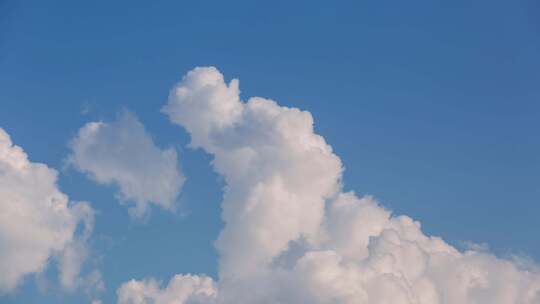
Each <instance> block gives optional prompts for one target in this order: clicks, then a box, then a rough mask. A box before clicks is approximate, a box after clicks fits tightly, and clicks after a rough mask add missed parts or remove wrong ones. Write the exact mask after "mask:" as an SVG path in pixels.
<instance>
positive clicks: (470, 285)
mask: <svg viewBox="0 0 540 304" xmlns="http://www.w3.org/2000/svg"><path fill="white" fill-rule="evenodd" d="M163 112H164V113H165V114H167V115H168V116H169V118H170V120H171V121H172V122H174V123H177V124H179V125H181V126H183V127H184V128H185V129H186V130H187V131H188V132H189V133H190V134H191V137H192V146H193V147H200V148H202V149H204V150H205V151H206V152H208V153H210V154H212V155H213V156H214V160H213V162H212V164H213V166H214V168H215V170H216V171H217V172H218V173H219V174H220V175H222V176H223V177H224V179H225V181H226V184H227V185H226V187H225V193H224V199H223V203H222V209H223V220H224V222H225V227H224V229H223V231H222V232H221V234H220V236H219V238H218V240H217V242H216V245H217V248H218V250H219V253H220V271H219V281H218V282H217V283H214V284H215V285H216V287H215V289H214V288H209V290H211V292H210V294H212V297H209V298H208V299H204V301H203V302H204V303H214V302H217V303H226V304H228V303H231V304H232V303H250V304H251V303H320V304H323V303H328V304H330V303H355V304H356V303H358V304H387V303H392V304H443V303H444V304H467V303H491V304H514V303H522V304H535V303H540V274H539V273H538V272H537V269H535V267H529V268H525V269H524V265H526V264H525V263H520V264H517V263H515V262H512V261H509V260H503V259H498V258H496V257H494V256H493V255H490V254H489V253H487V252H485V251H484V250H482V251H475V250H468V251H466V252H460V251H458V250H457V249H455V248H453V247H452V246H450V245H448V244H447V243H445V242H444V241H443V240H442V239H440V238H438V237H431V236H427V235H425V234H424V233H423V232H422V231H421V229H420V223H418V222H416V221H414V220H412V219H411V218H409V217H407V216H392V215H391V213H390V212H389V211H387V210H386V209H384V208H383V207H381V206H380V205H379V204H378V203H377V202H376V201H375V200H374V199H373V198H371V197H363V198H358V197H357V196H356V195H355V194H354V193H351V192H349V193H343V192H342V191H341V182H340V181H341V173H342V170H343V169H342V165H341V161H340V159H339V158H338V157H337V156H336V155H335V154H334V153H333V152H332V149H331V147H330V146H329V145H327V144H326V142H325V140H324V139H323V138H322V137H321V136H319V135H317V134H315V133H314V131H313V121H312V117H311V115H310V113H309V112H303V111H300V110H298V109H295V108H286V107H281V106H279V105H278V104H277V103H275V102H274V101H271V100H268V99H263V98H258V97H254V98H251V99H249V100H248V101H247V102H242V101H241V100H240V97H239V89H238V80H232V81H231V82H230V84H226V83H225V82H224V79H223V76H222V75H221V73H220V72H219V71H217V70H216V69H215V68H196V69H194V70H193V71H191V72H189V73H188V74H187V75H186V77H185V78H184V79H183V80H182V82H180V83H179V84H178V85H177V86H176V87H174V88H173V90H172V91H171V94H170V96H169V101H168V104H167V105H166V106H165V107H164V108H163ZM180 278H183V277H182V276H180ZM176 281H177V277H175V278H173V280H171V283H169V286H168V287H166V288H162V289H160V288H159V287H158V286H157V283H155V282H154V281H148V280H146V281H133V280H132V281H130V282H129V283H126V284H124V285H123V286H122V287H121V288H120V289H119V292H118V293H119V303H162V304H167V303H192V302H190V300H191V299H190V297H189V296H187V295H195V294H197V292H198V289H197V288H183V287H181V286H183V284H178V285H179V286H180V287H178V285H177V284H176V283H175V282H176ZM180 281H181V282H184V279H181V280H180ZM187 282H191V279H187ZM208 284H209V286H210V285H212V284H210V283H208ZM212 286H213V285H212ZM149 295H150V296H149ZM126 299H127V300H126Z"/></svg>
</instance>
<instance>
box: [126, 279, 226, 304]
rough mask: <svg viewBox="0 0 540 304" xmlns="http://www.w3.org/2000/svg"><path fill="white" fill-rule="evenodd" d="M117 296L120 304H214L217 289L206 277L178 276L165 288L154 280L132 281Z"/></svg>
mask: <svg viewBox="0 0 540 304" xmlns="http://www.w3.org/2000/svg"><path fill="white" fill-rule="evenodd" d="M117 294H118V303H120V304H144V303H171V304H182V303H190V304H205V303H214V300H215V298H216V287H215V286H214V282H213V281H212V279H211V278H208V277H205V276H201V277H199V276H193V275H176V276H174V277H173V278H172V279H171V281H170V282H169V284H168V285H167V286H166V287H164V288H161V287H160V284H159V283H158V282H157V281H156V280H154V279H149V280H146V281H143V282H140V281H135V280H132V281H129V282H127V283H125V284H124V285H122V287H121V288H120V289H118V291H117Z"/></svg>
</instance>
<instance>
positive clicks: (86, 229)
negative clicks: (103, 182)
mask: <svg viewBox="0 0 540 304" xmlns="http://www.w3.org/2000/svg"><path fill="white" fill-rule="evenodd" d="M56 178H57V172H56V171H55V170H54V169H51V168H49V167H47V166H46V165H44V164H39V163H33V162H30V161H29V160H28V157H27V155H26V153H24V151H23V149H21V148H20V147H18V146H15V145H13V143H12V142H11V139H10V137H9V135H8V134H7V133H6V132H5V131H4V130H3V129H1V128H0V293H6V292H10V291H13V290H14V289H15V288H16V287H17V285H18V284H19V283H20V282H21V281H22V279H23V278H24V277H25V276H26V275H29V274H35V273H39V272H42V271H43V270H44V269H45V268H46V267H47V265H48V262H49V260H50V259H51V258H56V259H57V260H58V261H59V265H60V267H59V270H60V282H61V283H62V285H63V286H64V287H66V288H68V289H71V288H75V287H77V285H78V283H79V282H81V279H80V278H79V272H80V269H81V265H82V263H83V262H84V260H85V257H86V254H87V247H86V239H87V238H88V236H89V235H90V233H91V230H92V224H93V211H92V209H91V208H90V206H89V205H88V204H87V203H84V202H78V203H75V202H69V199H68V197H67V196H66V195H65V194H64V193H62V192H60V190H59V189H58V187H57V185H56ZM78 225H82V226H83V229H81V230H82V233H80V234H79V233H76V231H77V227H78Z"/></svg>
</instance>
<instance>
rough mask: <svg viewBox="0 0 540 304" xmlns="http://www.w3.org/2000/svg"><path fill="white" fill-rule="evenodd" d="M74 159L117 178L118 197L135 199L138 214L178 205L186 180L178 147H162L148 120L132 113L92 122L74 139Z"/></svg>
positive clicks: (101, 177)
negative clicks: (152, 207) (147, 126)
mask: <svg viewBox="0 0 540 304" xmlns="http://www.w3.org/2000/svg"><path fill="white" fill-rule="evenodd" d="M70 147H71V149H72V153H71V155H70V156H69V158H68V164H71V165H73V166H74V167H75V168H76V169H77V170H79V171H81V172H84V173H86V174H87V175H88V176H89V177H90V178H91V179H92V180H94V181H95V182H97V183H100V184H116V185H117V186H118V188H119V192H118V194H117V195H118V198H119V199H120V200H121V201H122V202H132V203H133V206H132V207H130V209H129V213H130V215H132V216H134V217H143V216H144V215H146V214H147V212H148V210H149V205H150V204H155V205H158V206H160V207H161V208H163V209H166V210H174V208H175V201H176V199H177V197H178V194H179V193H180V189H181V187H182V185H183V183H184V180H185V178H184V176H183V175H182V174H181V172H180V171H179V169H178V161H177V155H176V151H175V150H174V149H172V148H170V149H160V148H159V147H157V146H156V145H155V144H154V142H153V140H152V137H151V136H150V134H149V133H148V132H147V131H146V130H145V128H144V126H143V124H142V123H141V122H139V121H138V120H137V118H136V117H135V116H134V115H133V114H131V113H129V112H124V113H122V114H121V115H120V116H119V117H118V119H117V120H116V121H113V122H101V121H100V122H90V123H87V124H86V125H84V126H83V127H82V128H81V129H80V130H79V134H78V135H77V136H76V138H75V139H73V140H72V142H71V145H70Z"/></svg>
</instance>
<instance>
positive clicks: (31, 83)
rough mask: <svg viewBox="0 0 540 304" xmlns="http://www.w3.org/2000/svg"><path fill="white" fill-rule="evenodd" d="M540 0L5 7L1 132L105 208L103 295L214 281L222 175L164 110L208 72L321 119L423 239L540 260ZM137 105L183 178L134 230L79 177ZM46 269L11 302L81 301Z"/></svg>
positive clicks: (98, 188) (94, 243)
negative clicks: (191, 74)
mask: <svg viewBox="0 0 540 304" xmlns="http://www.w3.org/2000/svg"><path fill="white" fill-rule="evenodd" d="M539 17H540V5H539V4H538V2H537V1H533V0H527V1H509V0H507V1H497V0H496V1H475V2H474V3H471V1H461V0H458V1H452V2H451V3H448V2H446V3H444V2H442V1H416V2H414V3H410V1H408V2H407V3H405V2H404V1H383V2H381V1H350V2H345V1H340V2H314V1H309V2H308V1H306V2H303V1H302V2H294V3H290V2H289V1H272V2H266V3H256V2H254V1H233V2H225V1H222V2H217V1H216V2H206V1H203V2H199V3H195V2H189V3H188V2H181V1H156V2H152V3H149V2H148V1H125V2H122V1H118V2H115V3H109V2H108V1H91V2H86V3H81V2H77V3H75V2H73V1H55V2H54V3H46V2H44V1H20V2H16V1H9V0H8V1H2V2H0V109H1V110H0V127H1V128H3V129H4V130H6V132H7V133H9V134H10V135H11V137H12V140H13V142H14V143H15V144H16V145H19V146H21V147H22V148H23V149H24V150H25V151H26V152H27V153H28V155H29V157H30V159H31V160H32V161H34V162H43V163H46V164H47V165H49V166H50V167H52V168H56V169H57V170H59V171H60V176H59V179H58V182H59V186H60V189H61V190H62V191H63V192H64V193H66V194H68V195H69V196H70V198H71V199H73V200H85V201H88V202H90V203H91V205H92V207H93V208H94V209H96V210H97V211H98V213H97V215H96V223H95V227H94V232H93V234H92V237H91V240H90V244H91V247H92V252H93V253H94V255H93V257H92V261H93V262H92V263H93V264H94V265H96V267H98V268H100V269H101V272H102V274H103V280H104V282H105V285H106V291H104V292H103V293H102V294H101V296H100V298H101V299H102V300H103V302H104V303H114V302H115V301H116V295H115V291H116V289H117V288H118V287H119V286H120V284H122V283H123V282H125V281H127V280H130V279H132V278H135V279H141V278H144V277H149V276H153V277H155V278H158V279H160V280H163V281H168V280H169V278H170V277H171V276H173V275H174V274H176V273H206V274H208V275H210V276H212V277H214V278H216V277H217V273H218V262H217V257H218V254H217V252H216V250H215V248H214V246H213V241H214V240H215V239H216V238H217V236H218V234H219V231H220V230H221V229H222V226H223V223H222V221H221V220H220V213H221V209H220V207H219V206H220V202H221V200H222V191H221V190H222V188H223V186H224V181H223V178H221V177H219V176H218V175H216V174H215V173H214V171H213V169H212V167H211V166H210V164H209V162H210V160H211V159H212V157H211V156H210V155H208V154H206V153H205V152H203V151H202V150H201V149H198V150H193V149H190V148H188V147H187V146H186V145H187V144H188V143H189V141H190V139H189V138H190V137H189V134H188V133H187V132H186V131H185V130H184V129H183V128H181V127H179V126H176V125H173V124H171V123H170V122H169V121H168V119H167V117H166V116H165V115H164V114H163V113H161V112H160V109H161V108H162V106H163V105H165V104H166V103H167V96H168V93H169V90H170V89H171V87H172V86H173V85H174V84H175V83H177V82H178V81H180V80H181V79H182V77H183V75H184V74H185V73H187V72H188V71H189V70H191V69H192V68H194V67H196V66H216V67H217V68H219V69H220V71H221V72H222V73H223V74H224V75H225V78H226V80H227V81H228V80H230V79H232V78H239V79H240V89H241V96H242V98H243V99H248V98H249V97H252V96H262V97H267V98H271V99H274V100H277V101H278V102H279V103H280V104H281V105H284V106H289V107H298V108H300V109H303V110H307V111H310V112H311V114H312V115H313V118H314V121H315V123H314V126H315V130H316V132H317V133H319V134H321V135H322V136H324V138H325V139H326V141H327V143H328V144H330V145H331V146H332V147H333V149H334V152H335V153H336V154H337V155H338V156H339V157H340V158H341V160H342V162H343V164H344V167H345V172H344V177H343V181H344V188H345V189H346V190H355V191H356V192H357V193H358V194H359V195H363V194H371V195H373V196H374V197H375V198H377V199H378V200H379V201H380V202H381V204H382V205H384V206H385V207H387V208H388V209H390V210H392V211H393V213H395V214H406V215H408V216H410V217H412V218H414V219H416V220H419V221H420V222H421V223H422V229H423V231H424V232H425V233H426V234H428V235H438V236H441V237H443V238H444V239H445V240H446V241H447V242H449V243H450V244H452V245H454V246H456V247H458V248H463V247H464V246H465V245H464V244H465V243H466V242H469V241H470V242H474V243H486V244H488V245H489V248H490V250H491V251H492V252H493V253H495V254H496V255H498V256H502V257H506V256H510V255H513V254H518V255H524V256H529V257H531V258H532V259H534V260H536V261H539V260H540V239H539V238H538V233H539V229H540V226H539V225H538V214H539V212H540V204H539V202H540V132H539V131H540V86H539V85H538V84H539V83H540V57H539V56H538V54H539V53H540V39H539V37H540V36H539V35H540V18H539ZM125 110H128V111H130V112H132V113H134V114H135V115H136V116H137V117H138V118H139V120H140V121H141V122H142V123H143V124H144V126H145V128H146V130H147V131H148V133H149V134H151V135H152V138H153V140H154V142H155V144H156V145H157V146H158V147H161V148H167V147H172V148H175V149H176V150H177V152H178V156H179V162H180V167H181V170H182V172H183V174H184V175H185V176H186V178H187V180H186V182H185V184H184V187H183V189H182V191H181V194H180V197H179V198H178V202H179V206H180V207H179V211H178V212H176V213H170V212H167V211H164V210H161V209H159V208H152V210H151V214H150V216H149V217H148V219H147V220H145V221H137V220H133V219H132V218H130V217H129V215H128V213H127V212H126V208H125V207H124V206H122V205H120V204H118V203H117V199H116V197H115V193H116V192H117V188H116V186H110V185H109V186H103V185H98V184H96V183H94V182H92V181H91V180H90V179H88V178H87V177H86V176H85V175H84V174H81V173H80V172H77V171H76V170H74V169H73V168H66V166H65V160H66V158H67V157H68V155H69V153H70V149H69V146H68V143H69V142H70V140H72V138H74V137H75V136H76V135H77V132H78V130H79V128H81V127H82V126H83V125H84V124H85V123H87V122H90V121H98V120H103V121H112V120H114V119H116V118H117V117H118V116H119V115H120V114H119V113H121V112H122V111H125ZM55 276H56V272H55V270H54V268H51V269H48V270H47V271H46V273H45V274H44V280H45V281H51V283H50V284H49V285H50V287H49V288H48V289H47V291H45V292H43V291H40V290H39V288H38V284H37V283H36V280H35V279H34V277H32V276H29V277H27V278H26V279H25V280H24V283H23V284H22V285H21V286H20V287H19V288H18V289H17V291H16V292H14V293H12V294H9V295H6V296H2V297H0V302H2V303H38V302H39V303H73V302H79V301H87V299H88V297H87V296H86V295H85V294H84V292H72V293H69V292H65V291H62V290H60V288H59V287H58V286H56V285H55V284H57V283H55V281H54V280H55V279H54V278H55Z"/></svg>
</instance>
